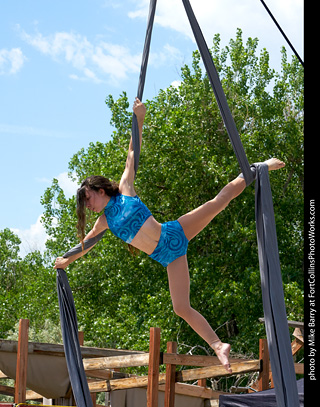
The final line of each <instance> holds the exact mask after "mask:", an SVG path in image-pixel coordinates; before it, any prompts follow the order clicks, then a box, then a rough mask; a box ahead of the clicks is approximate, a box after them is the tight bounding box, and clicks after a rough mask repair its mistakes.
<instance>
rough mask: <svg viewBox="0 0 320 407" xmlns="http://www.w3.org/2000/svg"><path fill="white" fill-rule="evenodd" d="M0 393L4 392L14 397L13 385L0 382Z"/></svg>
mask: <svg viewBox="0 0 320 407" xmlns="http://www.w3.org/2000/svg"><path fill="white" fill-rule="evenodd" d="M0 394H4V395H5V396H11V397H14V387H10V386H5V385H3V384H0Z"/></svg>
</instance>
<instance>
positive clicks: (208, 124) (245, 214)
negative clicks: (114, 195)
mask: <svg viewBox="0 0 320 407" xmlns="http://www.w3.org/2000/svg"><path fill="white" fill-rule="evenodd" d="M257 46H258V40H257V39H251V38H249V39H248V40H247V42H246V44H244V43H243V40H242V33H241V30H238V32H237V36H236V38H235V39H232V40H230V43H229V45H228V46H227V47H225V48H223V49H220V38H219V35H216V36H215V37H214V41H213V47H212V50H211V51H212V56H213V59H214V62H215V64H216V66H217V69H218V71H219V74H220V77H221V81H222V85H223V87H224V90H225V93H226V96H227V99H228V102H229V105H230V108H231V112H232V114H233V116H234V118H235V121H236V124H237V127H238V129H239V132H240V134H241V139H242V141H243V144H244V148H245V151H246V153H247V156H248V159H249V161H251V162H256V161H261V160H265V159H267V158H269V157H270V156H277V157H279V158H280V159H282V160H284V161H285V162H286V167H285V169H283V170H281V171H278V172H276V173H272V174H271V183H272V192H273V199H274V207H275V213H276V223H277V234H278V244H279V254H280V261H281V265H282V274H283V282H284V289H285V293H286V302H287V306H288V311H289V314H290V318H293V319H301V318H302V313H303V305H302V300H301V298H302V295H303V274H302V263H303V241H302V230H303V151H302V148H303V71H302V69H301V67H300V66H299V63H298V61H297V60H296V59H295V58H293V59H292V62H288V61H287V56H286V52H285V50H284V49H283V50H282V71H281V73H276V72H275V71H274V70H273V69H271V68H270V66H269V54H268V52H267V51H266V50H265V49H264V50H262V51H261V53H260V55H259V56H257ZM106 103H107V106H108V107H109V109H110V110H111V113H112V119H111V123H112V125H113V126H114V127H115V131H114V132H113V137H112V140H111V141H110V142H108V143H105V144H104V143H95V144H94V143H90V144H89V146H88V148H87V149H84V148H83V149H81V150H80V151H79V152H78V153H77V154H75V155H74V156H73V157H72V158H71V160H70V163H69V169H70V173H75V174H76V176H77V177H78V178H79V179H83V178H85V177H86V176H88V175H92V174H102V175H105V176H107V177H109V178H111V179H114V180H116V181H119V179H120V176H121V174H122V171H123V169H124V164H125V159H126V154H127V149H128V143H129V140H130V127H131V125H130V123H131V111H130V110H129V102H128V99H127V95H126V93H125V92H123V93H122V94H121V95H120V97H119V98H118V100H114V98H113V97H112V96H109V97H108V98H107V100H106ZM146 106H147V116H146V120H145V127H144V136H143V146H142V152H141V158H140V166H139V171H138V174H137V178H136V189H137V193H138V194H139V196H140V197H141V199H142V200H143V201H144V202H145V203H146V204H147V205H148V207H149V208H150V210H151V211H152V213H153V214H154V216H155V217H156V218H157V219H158V220H159V221H160V222H163V221H167V220H173V219H176V218H178V217H179V216H181V215H182V214H184V213H185V212H187V211H189V210H191V209H193V208H195V207H197V206H199V205H200V204H202V203H204V202H205V201H207V200H209V199H211V198H212V197H214V196H215V195H216V194H217V193H218V192H219V190H220V189H221V188H222V187H223V186H224V185H225V184H226V183H227V182H228V181H230V180H231V179H232V178H233V177H235V176H237V175H238V173H239V167H238V163H237V161H236V158H235V156H234V153H233V150H232V148H231V145H230V142H229V139H228V136H227V133H226V130H225V128H224V125H223V122H222V119H221V116H220V113H219V110H218V107H217V103H216V101H215V98H214V95H213V92H212V90H211V87H210V84H209V80H208V78H207V75H206V74H204V73H203V72H202V69H201V64H200V56H199V53H198V52H194V54H193V62H192V66H191V67H189V66H183V67H182V69H181V83H180V85H179V87H178V88H176V87H172V86H170V87H169V88H168V89H166V90H161V91H160V92H159V94H158V95H157V96H156V97H155V98H154V99H153V100H151V101H147V102H146ZM42 203H43V205H44V207H45V214H44V218H43V222H44V225H45V227H46V230H47V233H48V234H49V235H50V237H51V239H50V240H49V241H48V243H47V247H48V256H51V257H52V258H53V257H54V256H57V255H61V254H63V253H64V252H65V251H66V250H67V249H68V248H69V247H70V246H72V245H74V244H75V243H77V237H76V231H75V224H76V217H75V199H74V198H72V199H66V198H65V196H64V194H63V191H62V190H61V188H60V187H59V185H58V183H57V181H56V180H55V181H54V182H53V184H52V186H51V187H50V188H48V189H47V190H46V192H45V194H44V196H43V201H42ZM93 222H94V219H93V218H92V219H91V220H90V221H89V223H88V230H89V228H90V227H91V226H92V224H93ZM188 259H189V265H190V273H191V302H192V305H193V306H194V308H196V309H197V310H199V311H200V312H202V313H203V315H204V316H205V317H206V318H207V319H208V321H209V322H210V323H211V325H212V326H213V328H215V329H217V328H218V331H217V333H218V334H219V335H220V336H221V338H222V339H223V340H224V339H227V340H228V341H231V342H232V345H233V349H234V350H236V351H238V352H243V353H246V352H250V353H251V352H252V351H254V352H256V351H257V346H258V338H259V337H261V336H264V327H263V326H262V325H261V324H259V323H258V318H259V317H261V316H263V309H262V300H261V290H260V277H259V265H258V255H257V243H256V233H255V219H254V188H253V187H249V188H247V189H246V190H245V191H244V192H243V194H242V195H241V196H240V197H239V198H237V199H236V200H235V201H233V202H232V203H231V204H230V205H229V207H228V208H227V209H226V210H225V211H223V213H221V214H220V215H219V216H218V217H217V218H216V219H214V221H213V222H212V223H211V224H210V225H209V226H208V227H207V228H206V229H205V230H204V231H203V232H201V234H199V236H198V237H197V238H196V239H194V240H193V241H192V242H191V243H190V245H189V250H188ZM67 273H68V276H69V280H70V284H71V288H72V290H73V293H74V298H75V303H76V308H77V312H78V319H79V324H80V325H81V327H82V328H83V329H85V331H86V337H87V338H88V339H89V340H91V341H92V342H93V343H94V344H95V345H97V346H116V347H122V348H130V349H141V350H142V349H147V348H148V336H149V327H151V326H160V327H161V329H162V338H163V343H165V342H166V341H167V340H177V339H178V340H179V343H180V344H183V343H186V344H188V345H194V344H200V345H204V343H203V341H202V340H201V338H199V337H198V336H197V335H196V334H195V333H194V332H193V331H192V330H191V328H189V327H188V326H187V324H186V323H184V322H183V321H182V320H181V319H180V318H178V317H177V316H176V315H175V314H174V313H173V310H172V307H171V301H170V295H169V291H168V284H167V276H166V270H165V269H164V268H163V267H162V266H160V265H159V264H157V263H155V262H154V261H152V260H151V259H150V258H149V257H148V256H146V255H144V254H140V255H138V256H136V257H133V256H132V255H131V254H129V252H128V250H127V247H126V245H125V244H124V243H122V242H121V241H119V240H118V239H117V238H115V237H114V236H112V235H111V233H110V232H108V233H106V235H105V237H104V239H103V240H102V241H101V242H100V243H99V244H98V245H97V246H96V247H95V248H94V249H93V250H92V251H91V252H89V253H88V254H87V255H86V256H85V257H84V258H81V259H80V260H78V261H77V262H75V263H73V264H72V265H71V266H69V268H68V269H67Z"/></svg>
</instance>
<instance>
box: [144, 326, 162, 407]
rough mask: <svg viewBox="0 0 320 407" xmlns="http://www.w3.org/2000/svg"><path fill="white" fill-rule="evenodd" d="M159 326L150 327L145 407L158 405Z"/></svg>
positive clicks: (156, 406)
mask: <svg viewBox="0 0 320 407" xmlns="http://www.w3.org/2000/svg"><path fill="white" fill-rule="evenodd" d="M159 364H160V328H150V345H149V369H148V389H147V407H158V384H159V383H158V382H159Z"/></svg>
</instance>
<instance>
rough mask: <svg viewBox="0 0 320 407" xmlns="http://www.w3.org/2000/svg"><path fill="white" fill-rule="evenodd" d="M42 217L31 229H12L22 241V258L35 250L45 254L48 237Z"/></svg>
mask: <svg viewBox="0 0 320 407" xmlns="http://www.w3.org/2000/svg"><path fill="white" fill-rule="evenodd" d="M41 217H42V215H40V216H39V217H38V219H37V221H36V223H35V224H33V225H31V226H30V228H29V229H14V228H12V229H11V230H12V232H13V233H15V234H16V235H18V236H19V238H20V240H21V244H20V256H21V257H24V256H25V255H26V254H28V253H30V252H32V251H35V250H39V251H40V252H42V253H43V252H44V250H45V243H46V241H47V239H48V235H47V234H46V231H45V229H44V227H43V225H42V223H41Z"/></svg>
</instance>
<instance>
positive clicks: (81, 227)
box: [77, 175, 119, 243]
mask: <svg viewBox="0 0 320 407" xmlns="http://www.w3.org/2000/svg"><path fill="white" fill-rule="evenodd" d="M86 189H92V190H93V191H99V190H100V189H103V190H104V192H105V193H106V194H107V195H108V196H114V195H117V193H118V192H119V185H118V184H117V183H116V182H114V181H110V180H109V179H108V178H105V177H103V176H101V175H92V176H91V177H88V178H86V179H85V180H84V181H82V183H81V185H80V188H79V189H78V191H77V217H78V223H77V231H78V237H79V238H80V241H81V242H82V243H83V240H84V237H85V227H86V222H87V218H86Z"/></svg>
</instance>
